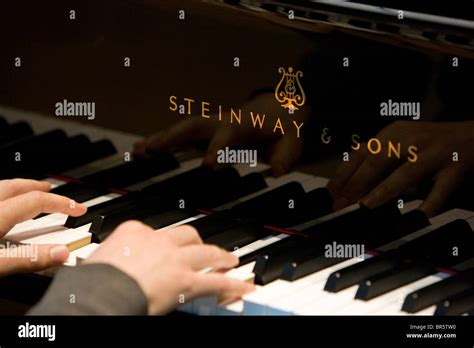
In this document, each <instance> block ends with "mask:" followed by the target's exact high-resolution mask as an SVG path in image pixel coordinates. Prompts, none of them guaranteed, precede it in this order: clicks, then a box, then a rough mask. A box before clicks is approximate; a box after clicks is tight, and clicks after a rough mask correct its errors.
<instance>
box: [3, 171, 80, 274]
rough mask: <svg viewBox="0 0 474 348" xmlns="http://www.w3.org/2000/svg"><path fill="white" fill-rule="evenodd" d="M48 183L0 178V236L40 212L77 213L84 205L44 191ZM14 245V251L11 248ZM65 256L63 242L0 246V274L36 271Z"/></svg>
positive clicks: (54, 264) (65, 250) (66, 255)
mask: <svg viewBox="0 0 474 348" xmlns="http://www.w3.org/2000/svg"><path fill="white" fill-rule="evenodd" d="M50 189H51V185H50V184H49V183H47V182H40V181H35V180H27V179H12V180H1V181H0V238H3V237H4V236H5V235H6V234H7V233H8V232H9V231H10V229H12V228H13V227H14V226H15V225H16V224H18V223H20V222H22V221H25V220H28V219H32V218H34V217H35V216H37V215H38V214H40V213H64V214H67V215H71V216H80V215H82V214H84V213H85V212H86V210H87V209H86V207H84V206H83V205H81V204H78V203H75V202H74V201H72V200H70V199H69V198H66V197H62V196H58V195H55V194H52V193H48V191H49V190H50ZM13 248H16V250H13ZM68 257H69V251H68V249H67V247H66V246H64V245H49V244H44V245H31V246H30V245H24V246H10V247H8V244H6V245H5V244H4V245H2V248H1V249H0V276H5V275H9V274H13V273H20V272H36V271H40V270H43V269H46V268H49V267H53V266H57V265H59V264H61V263H63V262H64V261H66V260H67V259H68Z"/></svg>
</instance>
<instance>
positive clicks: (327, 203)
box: [298, 187, 334, 221]
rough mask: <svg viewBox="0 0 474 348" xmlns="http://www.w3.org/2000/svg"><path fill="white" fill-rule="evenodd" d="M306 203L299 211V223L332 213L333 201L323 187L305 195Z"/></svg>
mask: <svg viewBox="0 0 474 348" xmlns="http://www.w3.org/2000/svg"><path fill="white" fill-rule="evenodd" d="M305 198H306V202H305V204H304V205H303V206H302V207H298V208H299V209H300V211H301V212H300V215H301V219H300V221H309V220H311V219H315V218H318V217H320V216H324V215H328V214H330V213H332V212H333V205H334V201H333V198H332V196H331V194H330V193H329V191H328V190H327V189H326V188H325V187H320V188H317V189H314V190H312V191H310V192H308V193H306V197H305Z"/></svg>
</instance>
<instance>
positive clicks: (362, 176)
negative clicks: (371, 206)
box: [341, 155, 397, 204]
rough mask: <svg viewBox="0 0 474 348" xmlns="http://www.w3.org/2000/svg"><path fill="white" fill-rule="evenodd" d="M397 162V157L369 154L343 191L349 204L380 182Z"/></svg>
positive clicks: (342, 193) (343, 195)
mask: <svg viewBox="0 0 474 348" xmlns="http://www.w3.org/2000/svg"><path fill="white" fill-rule="evenodd" d="M396 163H397V158H396V157H386V156H382V155H369V156H367V157H366V158H365V160H364V161H363V162H362V164H361V165H360V166H359V168H357V170H356V171H355V173H354V174H353V175H352V176H351V178H350V179H349V180H348V181H347V183H346V184H345V186H344V188H343V189H342V191H341V195H342V197H344V198H346V199H347V201H348V202H349V204H351V203H354V202H357V201H358V200H359V199H361V198H362V197H363V196H364V195H365V194H367V193H368V192H369V191H370V190H371V189H373V188H374V187H375V186H376V185H378V184H379V183H380V181H381V180H382V179H383V178H384V175H386V173H387V171H388V170H389V169H393V166H394V164H396Z"/></svg>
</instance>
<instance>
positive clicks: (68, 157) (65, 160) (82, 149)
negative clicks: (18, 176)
mask: <svg viewBox="0 0 474 348" xmlns="http://www.w3.org/2000/svg"><path fill="white" fill-rule="evenodd" d="M77 138H78V140H77V141H75V142H74V143H72V144H70V147H69V148H68V149H63V150H62V153H61V154H60V155H58V154H56V153H55V154H52V156H55V158H56V159H57V160H58V161H59V162H60V166H56V167H53V166H47V167H45V170H47V171H48V172H53V173H61V172H64V171H67V170H71V169H74V168H78V167H80V166H83V165H85V164H88V163H90V162H93V161H95V160H98V159H101V158H104V157H107V156H110V155H113V154H115V153H116V152H117V151H116V149H115V147H114V146H113V144H112V143H111V142H110V141H108V140H99V141H96V142H90V141H88V140H86V139H87V138H86V139H85V138H84V136H83V135H79V136H77ZM71 139H72V138H71ZM81 142H82V143H81Z"/></svg>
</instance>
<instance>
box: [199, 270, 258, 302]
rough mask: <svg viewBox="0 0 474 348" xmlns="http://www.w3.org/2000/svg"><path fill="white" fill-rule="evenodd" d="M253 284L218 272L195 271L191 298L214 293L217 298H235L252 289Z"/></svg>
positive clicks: (253, 287)
mask: <svg viewBox="0 0 474 348" xmlns="http://www.w3.org/2000/svg"><path fill="white" fill-rule="evenodd" d="M254 289H255V286H254V285H253V284H249V283H245V282H242V281H240V280H236V279H232V278H229V277H227V276H225V275H223V274H219V273H205V274H204V273H203V274H200V273H197V274H196V275H195V281H194V286H193V288H192V290H191V296H192V297H193V298H196V297H201V296H209V295H216V296H218V297H219V298H226V299H237V298H240V297H242V296H243V295H244V294H246V293H248V292H250V291H253V290H254Z"/></svg>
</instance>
